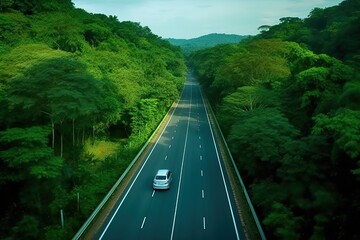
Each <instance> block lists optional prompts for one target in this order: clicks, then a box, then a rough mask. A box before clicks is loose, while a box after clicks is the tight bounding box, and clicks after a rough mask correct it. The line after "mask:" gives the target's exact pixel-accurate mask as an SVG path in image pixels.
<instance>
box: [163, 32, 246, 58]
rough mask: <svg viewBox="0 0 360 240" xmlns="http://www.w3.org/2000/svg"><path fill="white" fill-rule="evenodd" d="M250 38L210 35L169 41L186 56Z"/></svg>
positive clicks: (234, 35) (233, 35)
mask: <svg viewBox="0 0 360 240" xmlns="http://www.w3.org/2000/svg"><path fill="white" fill-rule="evenodd" d="M247 37H248V36H242V35H236V34H223V33H222V34H219V33H212V34H208V35H204V36H201V37H197V38H191V39H174V38H169V39H167V40H168V41H169V42H170V43H171V44H173V45H176V46H179V47H181V48H182V49H183V51H184V53H185V55H188V54H190V53H191V52H194V51H197V50H200V49H204V48H210V47H214V46H216V45H219V44H227V43H238V42H240V41H241V40H243V39H245V38H247Z"/></svg>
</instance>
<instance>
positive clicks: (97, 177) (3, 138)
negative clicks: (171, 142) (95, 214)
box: [0, 0, 186, 240]
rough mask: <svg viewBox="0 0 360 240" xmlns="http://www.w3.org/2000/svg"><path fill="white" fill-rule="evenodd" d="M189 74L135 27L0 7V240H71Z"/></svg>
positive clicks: (65, 12) (43, 4) (46, 2)
mask: <svg viewBox="0 0 360 240" xmlns="http://www.w3.org/2000/svg"><path fill="white" fill-rule="evenodd" d="M185 76H186V67H185V64H184V59H183V56H182V53H181V51H180V49H179V48H178V47H174V46H172V45H170V44H169V43H168V42H167V41H165V40H163V39H161V38H160V37H158V36H156V35H154V34H152V33H151V31H150V29H149V28H147V27H142V26H140V25H139V24H138V23H134V22H120V21H118V20H117V18H116V17H115V16H105V15H102V14H90V13H87V12H86V11H84V10H82V9H75V8H74V6H73V4H72V3H71V1H70V0H40V1H39V0H27V1H20V0H7V1H0V171H1V173H0V195H1V196H2V204H1V206H0V208H1V216H0V238H1V239H9V240H10V239H70V238H71V237H72V236H73V235H74V233H75V232H76V231H77V230H78V229H79V227H80V226H81V225H82V224H83V222H84V221H85V220H86V219H87V217H88V216H89V215H90V213H91V212H92V211H93V210H94V209H95V208H96V206H97V205H98V204H99V202H100V201H101V200H102V198H103V197H104V196H105V194H106V193H107V191H108V190H109V189H110V188H111V186H112V185H113V184H114V182H115V181H116V179H117V178H118V177H119V176H120V175H121V173H122V172H123V171H124V169H126V167H127V166H128V164H129V162H130V161H131V160H132V159H133V157H134V156H135V155H136V153H137V152H138V151H139V149H140V148H141V147H142V145H143V144H144V143H145V142H146V140H147V138H148V137H149V136H150V134H151V133H152V131H153V130H154V129H155V128H156V127H157V125H158V123H159V122H160V121H161V119H162V118H163V116H164V114H165V113H166V112H167V110H168V108H169V107H170V106H171V104H172V103H173V101H174V100H176V99H177V98H178V95H179V91H180V90H181V88H182V86H183V83H184V81H185ZM78 200H79V201H78ZM61 210H62V211H63V213H64V225H63V226H62V225H61V218H60V211H61Z"/></svg>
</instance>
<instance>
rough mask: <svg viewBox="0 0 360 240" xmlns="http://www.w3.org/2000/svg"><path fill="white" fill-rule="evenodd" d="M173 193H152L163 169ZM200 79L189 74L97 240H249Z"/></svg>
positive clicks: (170, 191) (166, 191)
mask: <svg viewBox="0 0 360 240" xmlns="http://www.w3.org/2000/svg"><path fill="white" fill-rule="evenodd" d="M162 168H166V169H170V170H171V171H172V173H173V181H172V183H171V188H170V189H169V190H153V189H152V182H153V178H154V176H155V174H156V172H157V170H158V169H162ZM243 235H244V234H243V230H242V227H241V224H240V219H239V215H238V211H237V209H236V205H235V201H234V198H233V195H232V191H231V189H230V183H229V182H228V177H227V175H226V171H225V167H224V165H223V163H222V159H221V156H219V153H218V148H217V145H216V141H215V139H214V136H213V132H212V129H211V127H210V123H209V119H208V116H207V112H206V110H205V107H204V102H203V99H202V96H201V92H200V87H199V85H198V83H197V81H196V79H195V78H194V77H193V76H192V75H191V74H190V73H189V74H188V76H187V81H186V83H185V87H184V89H183V91H182V93H181V97H180V100H179V102H178V104H177V106H176V108H175V110H174V111H173V113H172V115H171V117H170V120H169V122H168V123H167V125H166V127H165V128H164V130H163V132H162V133H161V135H160V137H159V139H158V140H157V142H156V144H155V146H154V147H153V148H152V149H151V151H150V152H149V155H148V156H147V158H146V159H145V161H144V163H143V165H142V166H141V167H140V168H139V170H138V172H137V173H136V174H135V175H134V177H133V179H132V181H131V182H130V184H129V186H128V187H127V189H126V190H125V191H124V193H123V195H122V196H121V198H120V199H119V201H118V203H117V204H116V206H115V208H114V209H113V210H112V214H111V215H110V216H109V218H108V219H107V220H106V221H105V223H104V225H103V226H102V227H101V229H100V231H99V233H98V235H97V237H96V239H103V240H105V239H106V240H108V239H117V240H118V239H126V240H131V239H156V240H162V239H166V240H169V239H170V240H172V239H174V240H177V239H227V240H229V239H245V238H244V237H243Z"/></svg>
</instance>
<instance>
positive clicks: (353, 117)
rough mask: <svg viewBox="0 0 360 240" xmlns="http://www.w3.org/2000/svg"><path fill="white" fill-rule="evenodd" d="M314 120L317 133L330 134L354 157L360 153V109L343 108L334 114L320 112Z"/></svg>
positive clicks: (338, 144)
mask: <svg viewBox="0 0 360 240" xmlns="http://www.w3.org/2000/svg"><path fill="white" fill-rule="evenodd" d="M314 120H315V126H314V129H313V131H314V133H315V134H324V133H325V134H329V135H330V136H331V137H332V138H333V139H334V140H335V143H336V145H337V146H338V147H339V148H340V149H342V150H344V151H345V152H346V153H347V154H348V155H349V156H350V157H351V158H353V159H356V158H357V157H358V156H359V155H360V111H354V110H350V109H343V110H340V111H339V112H338V113H336V114H335V115H334V116H327V115H324V114H319V115H317V116H316V117H315V119H314Z"/></svg>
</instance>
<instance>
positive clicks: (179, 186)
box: [170, 88, 192, 240]
mask: <svg viewBox="0 0 360 240" xmlns="http://www.w3.org/2000/svg"><path fill="white" fill-rule="evenodd" d="M190 89H191V95H190V110H189V115H188V119H187V121H188V122H187V127H186V134H185V145H184V151H183V156H182V160H181V167H180V177H179V185H178V190H177V193H176V202H175V212H174V218H173V224H172V228H171V236H170V240H172V239H173V237H174V230H175V221H176V214H177V208H178V204H179V195H180V188H181V180H182V174H183V169H184V161H185V153H186V146H187V139H188V135H189V126H190V115H191V101H192V88H190Z"/></svg>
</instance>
